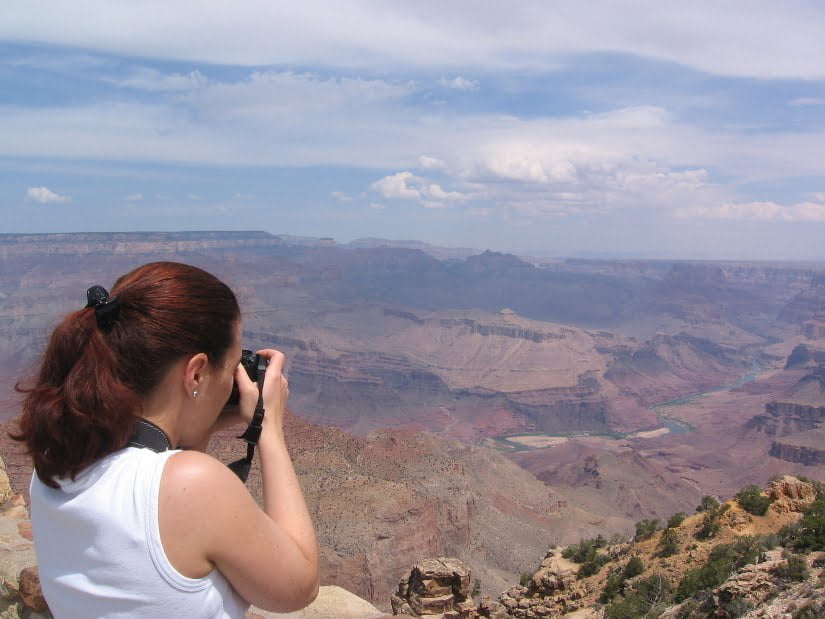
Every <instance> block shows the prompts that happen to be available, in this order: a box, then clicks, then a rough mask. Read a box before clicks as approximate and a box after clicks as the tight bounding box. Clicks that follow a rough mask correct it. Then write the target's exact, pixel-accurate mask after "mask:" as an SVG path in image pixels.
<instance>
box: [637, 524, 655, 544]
mask: <svg viewBox="0 0 825 619" xmlns="http://www.w3.org/2000/svg"><path fill="white" fill-rule="evenodd" d="M658 530H659V521H658V520H653V519H651V520H648V519H645V520H640V521H639V522H637V523H636V535H635V537H634V538H633V541H634V542H641V541H644V540H646V539H650V538H651V537H653V534H654V533H656V531H658Z"/></svg>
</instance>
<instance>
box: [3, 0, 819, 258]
mask: <svg viewBox="0 0 825 619" xmlns="http://www.w3.org/2000/svg"><path fill="white" fill-rule="evenodd" d="M0 58H2V61H1V62H0V80H2V81H0V83H2V87H0V135H2V136H3V139H2V140H0V221H2V222H3V223H2V225H0V232H66V231H111V230H125V231H128V230H216V229H223V230H239V229H262V230H266V231H269V232H272V233H274V234H294V235H305V236H316V237H320V236H331V237H334V238H336V239H337V240H339V241H349V240H352V239H354V238H358V237H367V236H374V237H383V238H391V239H417V240H421V241H425V242H430V243H434V244H438V245H446V246H468V247H477V248H492V249H496V250H504V251H513V252H516V253H528V252H535V253H543V254H549V255H574V256H575V255H586V256H617V257H647V258H655V257H663V258H703V259H713V258H720V259H761V260H825V243H822V242H821V239H822V238H823V232H825V157H823V156H822V150H823V144H825V65H823V63H822V59H823V58H825V6H823V5H822V4H821V3H819V2H814V1H807V2H806V1H793V2H786V3H770V2H766V1H761V0H760V1H755V2H745V1H738V2H730V3H725V4H724V5H719V4H718V3H712V2H696V3H690V4H685V3H676V2H652V1H648V0H639V1H633V2H631V1H624V2H611V3H606V2H605V3H602V4H600V5H598V7H594V5H592V4H586V5H584V4H582V3H576V2H572V1H561V2H552V3H541V4H539V3H527V2H519V3H514V4H513V3H511V4H508V5H502V4H500V3H482V4H477V3H474V4H472V5H470V4H469V3H467V4H452V5H444V4H443V3H438V2H419V3H415V4H414V5H399V4H385V3H378V2H373V1H355V2H351V3H348V4H347V7H346V10H344V9H342V5H340V4H339V3H334V2H315V3H312V4H311V5H305V4H299V3H291V4H286V3H283V4H281V3H279V4H277V5H276V4H275V3H270V2H266V1H263V0H257V1H252V2H248V3H245V4H244V8H243V9H242V10H241V9H239V8H238V7H237V5H233V4H231V3H225V2H215V1H209V2H195V1H194V0H187V1H181V2H176V3H172V4H170V3H162V2H158V1H156V0H151V1H146V2H141V3H135V4H121V3H108V2H101V1H100V0H86V1H82V2H68V1H65V0H58V1H54V2H50V3H48V4H45V3H44V4H41V3H37V4H35V3H27V2H22V1H13V2H10V3H7V5H6V7H5V11H4V14H3V17H2V19H0Z"/></svg>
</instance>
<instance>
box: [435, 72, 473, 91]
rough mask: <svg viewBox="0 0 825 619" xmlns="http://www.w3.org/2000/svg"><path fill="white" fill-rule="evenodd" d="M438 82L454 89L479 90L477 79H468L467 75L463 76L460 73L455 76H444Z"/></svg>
mask: <svg viewBox="0 0 825 619" xmlns="http://www.w3.org/2000/svg"><path fill="white" fill-rule="evenodd" d="M438 83H439V84H440V85H442V86H443V87H444V88H450V89H452V90H464V91H471V90H478V82H477V81H476V80H471V79H467V78H466V77H461V76H460V75H457V76H456V77H453V78H446V77H442V78H441V79H440V80H438Z"/></svg>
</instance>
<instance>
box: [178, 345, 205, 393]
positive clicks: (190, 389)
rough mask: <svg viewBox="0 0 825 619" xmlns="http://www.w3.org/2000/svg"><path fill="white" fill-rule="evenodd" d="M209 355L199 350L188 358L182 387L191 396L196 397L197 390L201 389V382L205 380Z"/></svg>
mask: <svg viewBox="0 0 825 619" xmlns="http://www.w3.org/2000/svg"><path fill="white" fill-rule="evenodd" d="M208 365H209V357H207V356H206V354H205V353H202V352H199V353H198V354H196V355H192V358H191V359H189V361H188V362H187V364H186V366H185V368H184V374H183V383H184V388H185V389H186V391H187V394H188V395H189V396H191V397H198V396H197V394H198V391H199V390H202V389H203V382H204V380H206V374H207V366H208Z"/></svg>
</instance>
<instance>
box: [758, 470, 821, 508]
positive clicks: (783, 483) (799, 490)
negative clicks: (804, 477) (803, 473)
mask: <svg viewBox="0 0 825 619" xmlns="http://www.w3.org/2000/svg"><path fill="white" fill-rule="evenodd" d="M767 494H768V496H769V497H770V498H771V499H773V503H771V509H772V510H774V511H775V512H777V513H780V514H787V513H790V512H801V511H804V510H805V508H807V506H808V505H810V504H811V503H813V502H814V501H815V500H816V488H814V485H813V484H811V483H808V482H806V481H801V480H799V479H797V478H796V477H792V476H791V475H784V476H782V477H781V478H779V479H775V480H774V481H772V482H771V483H770V485H769V486H768V489H767Z"/></svg>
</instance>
